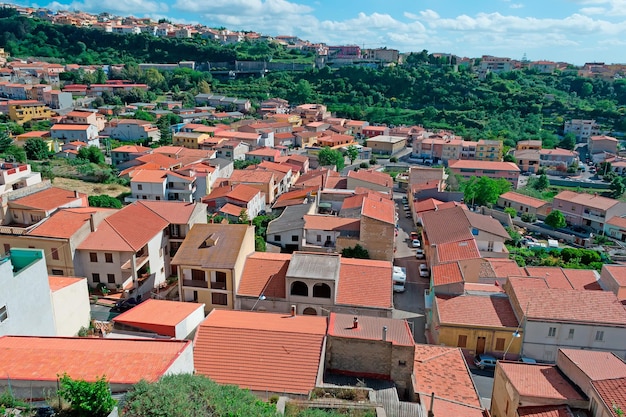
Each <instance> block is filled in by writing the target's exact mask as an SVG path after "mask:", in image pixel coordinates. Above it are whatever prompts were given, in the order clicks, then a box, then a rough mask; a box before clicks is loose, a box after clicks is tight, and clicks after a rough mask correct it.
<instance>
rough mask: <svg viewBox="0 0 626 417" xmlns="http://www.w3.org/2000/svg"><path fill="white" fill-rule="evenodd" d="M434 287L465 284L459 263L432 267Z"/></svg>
mask: <svg viewBox="0 0 626 417" xmlns="http://www.w3.org/2000/svg"><path fill="white" fill-rule="evenodd" d="M432 282H433V286H435V287H436V286H439V285H447V284H454V283H456V282H463V273H462V272H461V268H460V266H459V264H458V263H457V262H448V263H445V264H439V265H434V266H433V267H432Z"/></svg>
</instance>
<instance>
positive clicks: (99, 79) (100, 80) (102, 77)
mask: <svg viewBox="0 0 626 417" xmlns="http://www.w3.org/2000/svg"><path fill="white" fill-rule="evenodd" d="M95 78H96V84H104V83H106V82H107V80H108V77H107V75H106V73H105V72H104V70H103V69H102V67H98V69H96V74H95Z"/></svg>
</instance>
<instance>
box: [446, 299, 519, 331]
mask: <svg viewBox="0 0 626 417" xmlns="http://www.w3.org/2000/svg"><path fill="white" fill-rule="evenodd" d="M435 297H436V299H437V310H438V314H439V319H440V321H441V323H442V324H460V325H471V326H485V327H513V328H515V327H517V325H518V321H517V318H516V317H515V313H514V312H513V307H511V303H510V302H509V299H508V297H505V296H502V295H493V296H487V295H468V294H466V295H459V296H447V295H436V296H435Z"/></svg>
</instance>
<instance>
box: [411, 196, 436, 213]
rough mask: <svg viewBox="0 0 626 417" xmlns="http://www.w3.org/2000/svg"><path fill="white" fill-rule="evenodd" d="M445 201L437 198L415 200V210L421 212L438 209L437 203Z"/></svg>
mask: <svg viewBox="0 0 626 417" xmlns="http://www.w3.org/2000/svg"><path fill="white" fill-rule="evenodd" d="M441 203H443V201H439V200H437V199H435V198H427V199H426V200H422V201H416V202H414V203H413V204H414V206H415V212H416V213H421V212H423V211H434V210H436V209H437V205H438V204H441Z"/></svg>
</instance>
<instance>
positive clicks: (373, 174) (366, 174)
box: [348, 169, 393, 188]
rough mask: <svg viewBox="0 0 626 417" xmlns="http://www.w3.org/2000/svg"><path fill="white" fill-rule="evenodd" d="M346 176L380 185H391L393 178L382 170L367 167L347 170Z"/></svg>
mask: <svg viewBox="0 0 626 417" xmlns="http://www.w3.org/2000/svg"><path fill="white" fill-rule="evenodd" d="M348 178H354V179H357V180H360V181H364V182H369V183H372V184H376V185H379V186H381V187H389V188H391V187H393V178H391V175H389V174H386V173H384V172H378V171H374V170H369V169H359V170H358V171H348Z"/></svg>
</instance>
